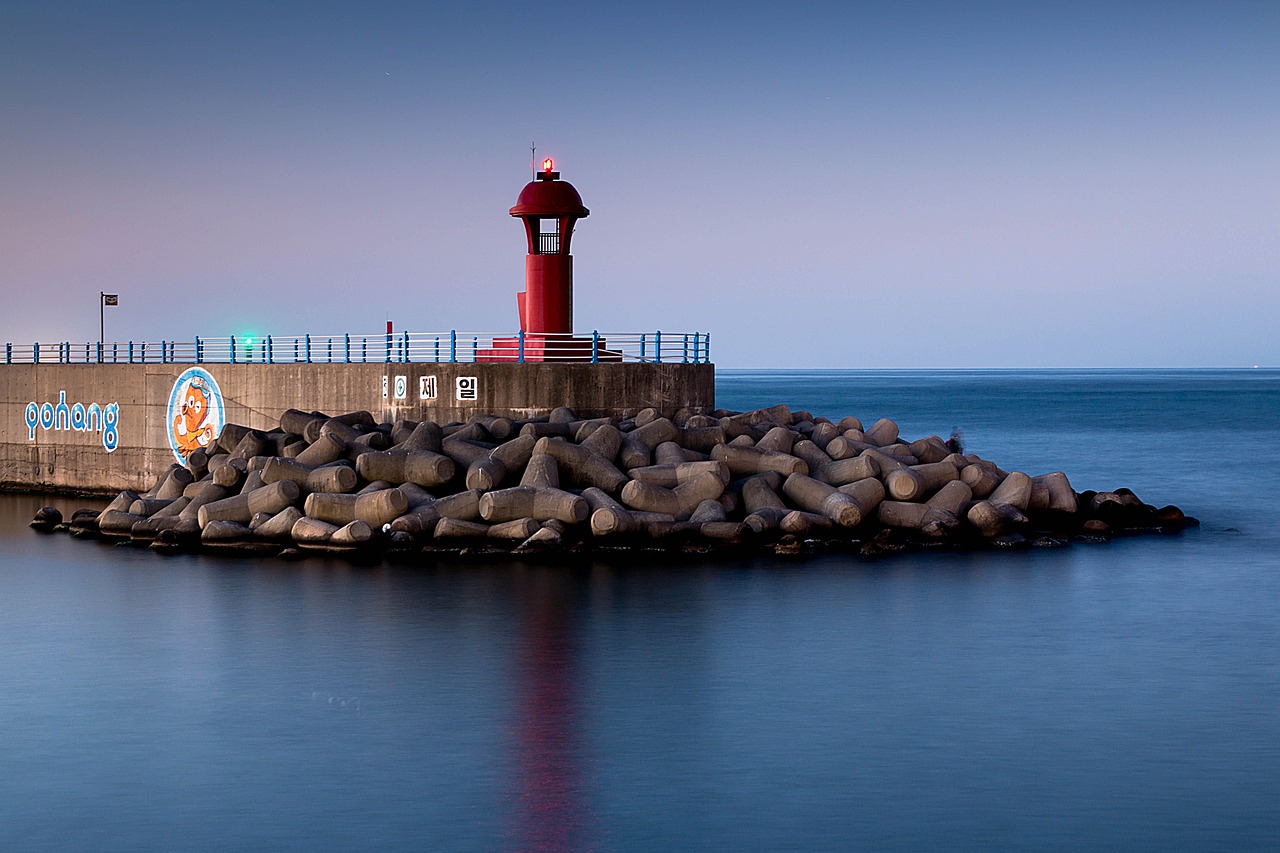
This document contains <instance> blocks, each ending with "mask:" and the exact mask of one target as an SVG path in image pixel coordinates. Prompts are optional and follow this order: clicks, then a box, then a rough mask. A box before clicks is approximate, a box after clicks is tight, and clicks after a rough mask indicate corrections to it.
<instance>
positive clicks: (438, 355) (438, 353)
mask: <svg viewBox="0 0 1280 853" xmlns="http://www.w3.org/2000/svg"><path fill="white" fill-rule="evenodd" d="M439 363H440V336H439V335H436V364H439Z"/></svg>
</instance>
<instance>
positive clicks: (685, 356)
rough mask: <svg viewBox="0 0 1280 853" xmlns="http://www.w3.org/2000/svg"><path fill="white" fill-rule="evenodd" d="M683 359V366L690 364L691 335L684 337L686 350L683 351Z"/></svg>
mask: <svg viewBox="0 0 1280 853" xmlns="http://www.w3.org/2000/svg"><path fill="white" fill-rule="evenodd" d="M681 358H682V359H683V361H681V362H680V363H681V364H688V363H689V335H688V333H686V334H685V336H684V350H683V352H682V354H681Z"/></svg>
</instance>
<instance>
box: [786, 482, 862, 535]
mask: <svg viewBox="0 0 1280 853" xmlns="http://www.w3.org/2000/svg"><path fill="white" fill-rule="evenodd" d="M782 491H784V492H785V493H786V495H787V497H789V498H791V500H792V501H794V502H795V504H796V505H797V506H799V507H800V508H801V509H803V510H806V511H808V512H812V513H815V514H817V515H823V516H826V517H827V518H829V519H831V520H832V521H834V522H835V523H836V524H838V525H840V526H841V527H857V526H858V525H859V524H861V523H862V522H863V520H864V518H863V515H862V507H860V506H859V505H858V502H857V501H855V500H854V499H853V498H851V497H849V496H848V495H846V494H845V493H844V492H841V491H839V490H838V489H836V487H835V486H831V485H828V484H827V483H823V482H820V481H818V480H815V479H813V478H812V477H810V476H807V475H805V474H792V475H791V476H790V477H787V479H786V481H785V482H784V483H783V484H782Z"/></svg>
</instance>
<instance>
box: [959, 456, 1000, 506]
mask: <svg viewBox="0 0 1280 853" xmlns="http://www.w3.org/2000/svg"><path fill="white" fill-rule="evenodd" d="M960 479H961V480H963V481H964V483H965V485H966V486H968V487H969V488H970V489H972V490H973V496H974V497H975V498H979V499H981V498H985V497H987V496H988V495H990V494H991V493H992V492H994V491H995V490H996V486H998V485H1000V477H999V476H997V475H996V473H995V471H993V470H992V469H991V468H989V467H987V466H986V465H978V464H971V465H966V466H965V467H964V468H963V469H961V471H960Z"/></svg>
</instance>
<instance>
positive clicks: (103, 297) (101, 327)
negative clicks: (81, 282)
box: [98, 290, 107, 344]
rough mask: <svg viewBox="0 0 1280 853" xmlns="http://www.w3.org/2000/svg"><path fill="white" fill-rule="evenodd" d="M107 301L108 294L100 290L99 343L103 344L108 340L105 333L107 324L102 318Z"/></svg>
mask: <svg viewBox="0 0 1280 853" xmlns="http://www.w3.org/2000/svg"><path fill="white" fill-rule="evenodd" d="M106 301H107V294H105V293H103V292H102V291H101V290H99V291H98V343H99V344H102V343H104V342H105V341H106V335H105V334H104V331H105V329H106V326H105V325H104V323H103V320H102V315H103V313H104V312H105V309H104V308H103V306H104V305H105V304H106Z"/></svg>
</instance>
